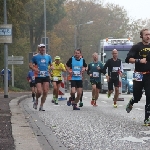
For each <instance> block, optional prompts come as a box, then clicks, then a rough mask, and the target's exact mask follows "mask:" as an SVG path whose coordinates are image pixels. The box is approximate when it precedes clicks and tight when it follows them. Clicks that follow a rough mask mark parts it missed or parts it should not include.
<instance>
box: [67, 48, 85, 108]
mask: <svg viewBox="0 0 150 150" xmlns="http://www.w3.org/2000/svg"><path fill="white" fill-rule="evenodd" d="M66 66H67V71H68V72H69V73H70V74H71V75H72V78H71V97H72V99H74V97H75V92H76V91H77V97H76V98H75V100H74V101H73V102H72V105H73V110H80V108H78V107H77V103H78V102H79V100H80V97H81V95H82V88H83V84H82V75H83V72H84V71H85V68H86V67H87V64H86V63H85V60H84V58H82V57H81V50H80V49H77V50H75V55H74V56H72V57H71V58H70V59H69V60H68V61H67V63H66ZM70 69H72V70H70ZM76 89H77V90H76ZM67 105H68V106H70V105H71V100H69V101H67Z"/></svg>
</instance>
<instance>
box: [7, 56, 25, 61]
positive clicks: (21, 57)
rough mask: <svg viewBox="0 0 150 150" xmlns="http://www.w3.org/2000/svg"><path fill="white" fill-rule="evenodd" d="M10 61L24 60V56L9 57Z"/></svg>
mask: <svg viewBox="0 0 150 150" xmlns="http://www.w3.org/2000/svg"><path fill="white" fill-rule="evenodd" d="M9 60H11V61H13V60H23V56H8V61H9Z"/></svg>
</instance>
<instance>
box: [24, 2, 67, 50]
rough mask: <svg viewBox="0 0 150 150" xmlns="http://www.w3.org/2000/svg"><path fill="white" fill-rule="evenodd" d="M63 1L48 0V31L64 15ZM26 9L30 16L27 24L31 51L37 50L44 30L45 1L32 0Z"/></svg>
mask: <svg viewBox="0 0 150 150" xmlns="http://www.w3.org/2000/svg"><path fill="white" fill-rule="evenodd" d="M63 2H64V0H46V20H47V24H46V27H47V31H50V30H52V29H53V26H54V25H55V24H57V23H58V22H59V20H60V19H62V18H63V17H64V15H65V12H64V9H63ZM25 9H26V12H27V16H28V17H27V18H28V21H27V23H26V24H27V25H28V28H29V37H30V47H31V51H36V48H37V45H38V44H39V43H40V42H41V37H42V35H43V31H44V1H39V0H32V1H31V0H30V1H29V2H28V3H27V4H26V5H25Z"/></svg>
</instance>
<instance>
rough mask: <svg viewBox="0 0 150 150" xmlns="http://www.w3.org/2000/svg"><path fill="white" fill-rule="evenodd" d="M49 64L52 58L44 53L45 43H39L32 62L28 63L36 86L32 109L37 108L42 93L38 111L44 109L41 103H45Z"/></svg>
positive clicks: (47, 89)
mask: <svg viewBox="0 0 150 150" xmlns="http://www.w3.org/2000/svg"><path fill="white" fill-rule="evenodd" d="M51 64H52V58H51V56H50V55H48V54H46V50H45V45H44V44H40V49H39V53H38V54H37V55H34V56H33V58H32V63H30V65H29V66H30V68H31V69H32V70H33V71H34V73H35V83H36V88H37V93H36V101H35V103H34V105H33V107H34V109H37V106H38V99H39V98H40V96H41V95H42V97H41V104H40V107H39V111H44V109H43V104H44V103H45V100H46V97H47V93H48V91H49V81H50V78H49V70H48V66H49V65H51Z"/></svg>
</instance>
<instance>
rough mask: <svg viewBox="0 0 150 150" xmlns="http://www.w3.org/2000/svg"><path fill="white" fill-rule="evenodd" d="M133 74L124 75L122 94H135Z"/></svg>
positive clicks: (128, 72) (127, 72) (124, 73)
mask: <svg viewBox="0 0 150 150" xmlns="http://www.w3.org/2000/svg"><path fill="white" fill-rule="evenodd" d="M133 72H134V71H126V72H123V75H122V93H127V94H130V93H133Z"/></svg>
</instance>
